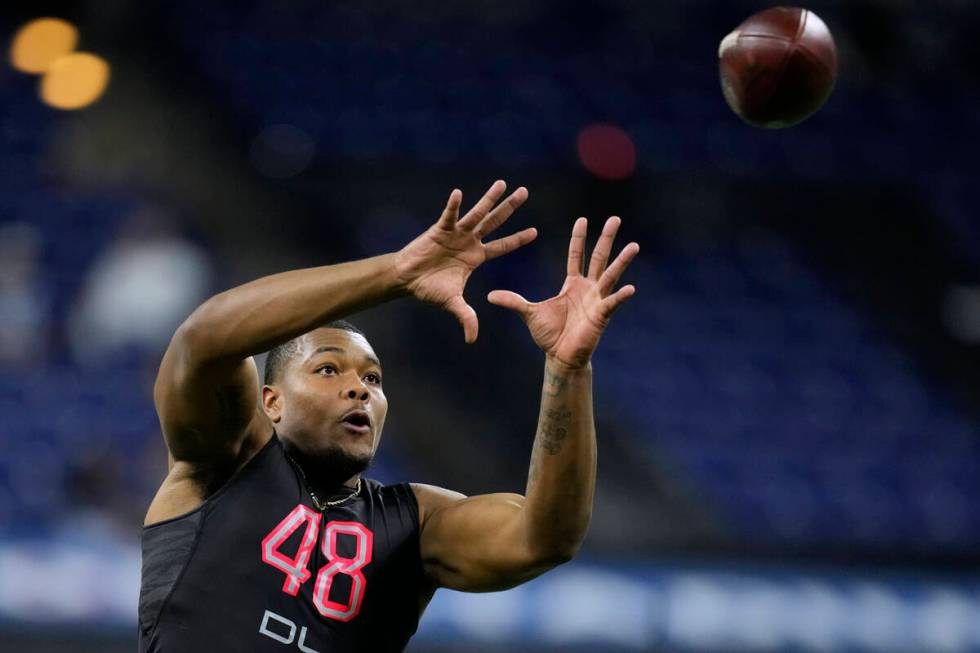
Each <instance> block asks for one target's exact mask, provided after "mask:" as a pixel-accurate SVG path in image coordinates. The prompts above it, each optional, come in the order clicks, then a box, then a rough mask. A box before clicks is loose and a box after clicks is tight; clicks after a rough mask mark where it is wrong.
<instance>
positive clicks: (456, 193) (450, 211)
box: [436, 188, 463, 229]
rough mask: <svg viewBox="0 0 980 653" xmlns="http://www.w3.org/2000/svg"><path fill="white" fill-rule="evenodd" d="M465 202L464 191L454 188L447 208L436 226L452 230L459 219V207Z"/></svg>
mask: <svg viewBox="0 0 980 653" xmlns="http://www.w3.org/2000/svg"><path fill="white" fill-rule="evenodd" d="M462 202H463V191H461V190H460V189H458V188H454V189H453V192H451V193H449V201H448V202H446V208H444V209H443V210H442V215H440V216H439V220H438V221H437V222H436V225H437V226H439V227H442V228H443V229H452V228H453V225H454V224H455V223H456V218H458V217H459V205H460V204H462Z"/></svg>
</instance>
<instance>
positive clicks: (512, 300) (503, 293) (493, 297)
mask: <svg viewBox="0 0 980 653" xmlns="http://www.w3.org/2000/svg"><path fill="white" fill-rule="evenodd" d="M487 301H488V302H490V303H491V304H494V305H496V306H501V307H503V308H509V309H510V310H512V311H514V312H515V313H517V314H518V315H520V316H521V319H522V320H523V319H525V318H526V317H527V310H528V307H529V306H530V305H531V304H530V302H528V301H527V300H526V299H524V298H523V297H521V296H520V295H518V294H517V293H516V292H511V291H509V290H494V291H493V292H491V293H490V294H489V295H487Z"/></svg>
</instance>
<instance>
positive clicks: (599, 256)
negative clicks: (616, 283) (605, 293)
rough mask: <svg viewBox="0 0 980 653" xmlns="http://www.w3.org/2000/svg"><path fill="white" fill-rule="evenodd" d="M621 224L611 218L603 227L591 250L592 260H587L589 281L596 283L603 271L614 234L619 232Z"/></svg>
mask: <svg viewBox="0 0 980 653" xmlns="http://www.w3.org/2000/svg"><path fill="white" fill-rule="evenodd" d="M621 223H622V220H620V219H619V218H618V217H616V216H612V217H611V218H609V219H608V220H606V224H605V225H603V227H602V233H601V234H600V235H599V240H598V241H597V242H596V244H595V249H593V250H592V258H591V259H590V260H589V279H592V280H593V281H597V280H598V279H599V276H600V275H602V273H603V271H605V269H606V263H607V262H608V261H609V252H611V251H612V245H613V241H614V240H615V239H616V232H617V231H619V225H620V224H621Z"/></svg>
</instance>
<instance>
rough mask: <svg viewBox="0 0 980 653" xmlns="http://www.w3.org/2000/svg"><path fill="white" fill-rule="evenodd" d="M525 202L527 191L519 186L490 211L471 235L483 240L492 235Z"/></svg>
mask: <svg viewBox="0 0 980 653" xmlns="http://www.w3.org/2000/svg"><path fill="white" fill-rule="evenodd" d="M526 201H527V189H526V188H524V187H523V186H521V187H520V188H518V189H517V190H515V191H514V192H513V193H511V194H510V197H508V198H507V199H506V200H504V201H503V203H501V204H500V206H498V207H497V208H495V209H494V210H492V211H490V213H488V214H487V217H485V218H483V220H481V221H480V224H478V225H477V226H476V229H474V230H473V233H475V234H476V237H477V238H483V237H484V236H487V235H489V234H492V233H493V232H494V231H495V230H496V229H497V227H499V226H500V225H502V224H503V223H505V222H507V218H509V217H510V216H511V215H513V213H514V211H516V210H517V209H518V208H519V207H520V206H521V204H523V203H524V202H526Z"/></svg>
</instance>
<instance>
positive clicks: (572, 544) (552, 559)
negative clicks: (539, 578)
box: [534, 539, 582, 569]
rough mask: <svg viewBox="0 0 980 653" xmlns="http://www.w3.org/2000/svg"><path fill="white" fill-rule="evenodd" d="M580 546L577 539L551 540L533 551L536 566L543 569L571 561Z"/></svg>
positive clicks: (580, 543)
mask: <svg viewBox="0 0 980 653" xmlns="http://www.w3.org/2000/svg"><path fill="white" fill-rule="evenodd" d="M581 547H582V541H581V540H579V539H574V540H567V541H563V542H552V543H549V544H548V545H547V546H542V547H540V548H538V550H537V551H535V555H534V559H535V562H536V564H537V566H540V567H542V568H544V569H552V568H554V567H557V566H559V565H563V564H565V563H566V562H569V561H571V560H572V558H574V557H575V556H576V555H578V552H579V549H580V548H581Z"/></svg>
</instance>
